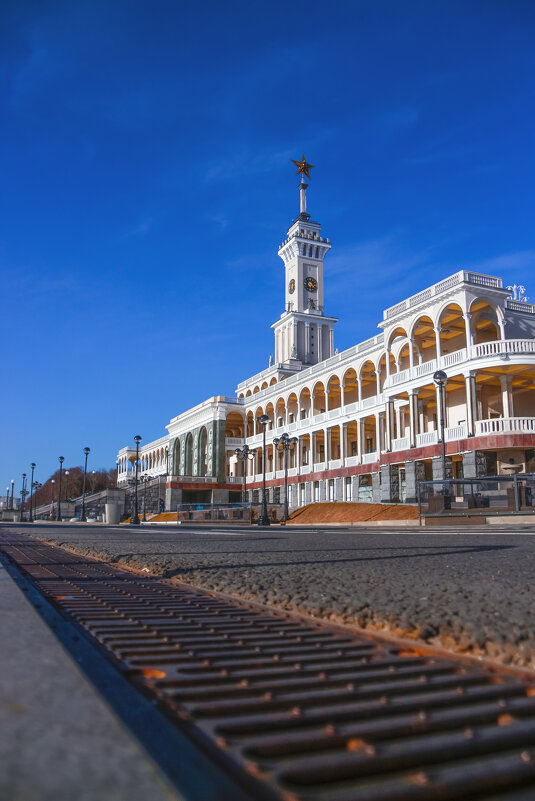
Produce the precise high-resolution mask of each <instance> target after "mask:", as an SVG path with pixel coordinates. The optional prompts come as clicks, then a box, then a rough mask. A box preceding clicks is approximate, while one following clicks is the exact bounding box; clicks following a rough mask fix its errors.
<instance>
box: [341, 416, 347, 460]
mask: <svg viewBox="0 0 535 801" xmlns="http://www.w3.org/2000/svg"><path fill="white" fill-rule="evenodd" d="M346 456H347V423H342V425H341V426H340V459H341V460H342V467H343V466H344V465H345V463H346Z"/></svg>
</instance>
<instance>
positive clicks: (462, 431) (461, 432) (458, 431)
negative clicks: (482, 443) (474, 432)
mask: <svg viewBox="0 0 535 801" xmlns="http://www.w3.org/2000/svg"><path fill="white" fill-rule="evenodd" d="M467 436H468V428H467V427H466V425H465V424H464V423H463V424H462V425H460V426H452V427H451V428H446V429H445V430H444V439H445V440H446V442H453V441H454V440H456V439H466V437H467Z"/></svg>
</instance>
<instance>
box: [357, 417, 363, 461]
mask: <svg viewBox="0 0 535 801" xmlns="http://www.w3.org/2000/svg"><path fill="white" fill-rule="evenodd" d="M363 428H364V420H357V457H358V461H359V462H361V461H362V444H363V443H362V440H363V436H362V434H363V431H362V429H363Z"/></svg>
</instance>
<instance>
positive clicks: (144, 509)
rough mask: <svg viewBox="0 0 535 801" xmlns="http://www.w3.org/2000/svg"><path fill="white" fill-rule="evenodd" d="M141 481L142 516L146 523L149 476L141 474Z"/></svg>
mask: <svg viewBox="0 0 535 801" xmlns="http://www.w3.org/2000/svg"><path fill="white" fill-rule="evenodd" d="M141 481H142V483H143V517H142V518H141V519H142V520H143V522H144V523H146V522H147V484H148V481H149V477H148V476H141Z"/></svg>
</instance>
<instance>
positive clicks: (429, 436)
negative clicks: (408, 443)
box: [416, 431, 438, 448]
mask: <svg viewBox="0 0 535 801" xmlns="http://www.w3.org/2000/svg"><path fill="white" fill-rule="evenodd" d="M436 442H438V432H436V431H424V433H423V434H417V435H416V447H417V448H423V447H425V446H426V445H434V444H435V443H436Z"/></svg>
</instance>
